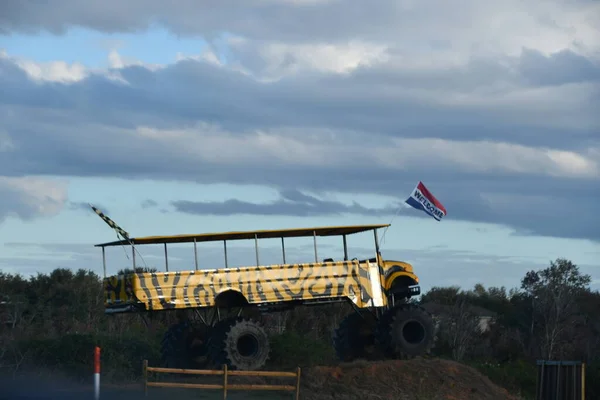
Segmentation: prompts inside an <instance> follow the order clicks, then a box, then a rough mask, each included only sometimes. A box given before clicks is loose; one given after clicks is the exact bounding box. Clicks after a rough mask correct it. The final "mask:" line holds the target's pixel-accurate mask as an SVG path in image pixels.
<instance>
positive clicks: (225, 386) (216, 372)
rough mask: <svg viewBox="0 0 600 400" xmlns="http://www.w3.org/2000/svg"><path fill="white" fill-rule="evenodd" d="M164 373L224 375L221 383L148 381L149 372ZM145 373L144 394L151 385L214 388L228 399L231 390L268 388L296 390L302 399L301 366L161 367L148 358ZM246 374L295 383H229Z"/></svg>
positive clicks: (246, 375) (273, 389)
mask: <svg viewBox="0 0 600 400" xmlns="http://www.w3.org/2000/svg"><path fill="white" fill-rule="evenodd" d="M150 372H156V373H164V374H187V375H204V376H222V377H223V381H222V383H221V384H209V383H180V382H159V381H148V373H150ZM143 375H144V394H145V395H146V396H147V395H148V388H149V387H162V388H183V389H208V390H210V389H212V390H222V391H223V399H227V392H228V391H229V390H266V391H286V392H294V393H293V394H294V399H296V400H299V399H300V367H298V368H297V370H296V372H283V371H236V370H233V371H230V370H228V369H227V365H224V366H223V369H222V370H204V369H176V368H159V367H149V366H148V360H144V362H143ZM232 376H245V377H276V378H295V381H296V382H295V383H296V384H295V385H266V384H232V383H229V377H232Z"/></svg>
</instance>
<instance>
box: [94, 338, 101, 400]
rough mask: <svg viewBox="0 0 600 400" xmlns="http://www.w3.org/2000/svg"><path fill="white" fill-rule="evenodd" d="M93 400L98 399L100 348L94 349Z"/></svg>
mask: <svg viewBox="0 0 600 400" xmlns="http://www.w3.org/2000/svg"><path fill="white" fill-rule="evenodd" d="M94 399H95V400H98V399H100V347H98V346H96V348H95V349H94Z"/></svg>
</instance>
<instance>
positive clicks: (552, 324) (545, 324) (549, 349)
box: [521, 258, 591, 360]
mask: <svg viewBox="0 0 600 400" xmlns="http://www.w3.org/2000/svg"><path fill="white" fill-rule="evenodd" d="M590 282H591V277H590V276H589V275H582V274H581V273H580V272H579V268H578V267H577V265H575V264H573V263H572V262H571V261H569V260H566V259H564V258H558V259H556V260H555V261H552V262H551V263H550V266H549V267H548V268H546V269H543V270H541V271H529V272H527V274H526V275H525V277H524V278H523V279H522V281H521V288H522V289H523V290H524V291H525V294H526V295H527V296H528V298H529V300H530V301H531V311H532V318H531V326H530V334H531V335H532V336H537V335H539V337H540V346H539V347H540V352H541V356H542V357H544V358H545V359H548V360H550V359H553V358H554V357H556V356H557V355H559V353H560V351H561V345H562V344H564V343H565V342H566V341H568V340H569V339H568V337H566V336H567V335H565V333H566V331H567V328H568V326H569V322H571V321H572V319H573V317H574V315H575V313H576V312H577V300H578V299H579V298H580V296H581V295H582V294H583V293H584V292H585V291H586V290H587V289H588V286H589V284H590Z"/></svg>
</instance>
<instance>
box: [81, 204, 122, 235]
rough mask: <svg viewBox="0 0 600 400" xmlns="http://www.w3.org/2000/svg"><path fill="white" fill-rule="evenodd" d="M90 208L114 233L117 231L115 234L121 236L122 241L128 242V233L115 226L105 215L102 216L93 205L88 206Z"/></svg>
mask: <svg viewBox="0 0 600 400" xmlns="http://www.w3.org/2000/svg"><path fill="white" fill-rule="evenodd" d="M90 207H92V210H94V212H95V213H96V214H98V216H99V217H100V218H102V219H103V220H104V222H106V223H107V224H108V226H110V227H111V228H113V229H114V230H115V231H117V234H119V235H121V236H122V237H123V238H124V239H126V240H129V233H127V232H125V231H124V230H123V228H121V227H120V226H119V225H117V224H116V223H115V221H113V220H112V219H110V218H108V217H107V216H106V215H104V213H103V212H102V211H100V210H98V209H97V208H96V207H94V206H93V205H91V204H90Z"/></svg>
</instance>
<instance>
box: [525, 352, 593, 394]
mask: <svg viewBox="0 0 600 400" xmlns="http://www.w3.org/2000/svg"><path fill="white" fill-rule="evenodd" d="M537 366H538V370H537V385H536V397H535V398H536V400H559V399H560V400H585V363H582V362H579V361H546V360H539V361H538V362H537Z"/></svg>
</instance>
